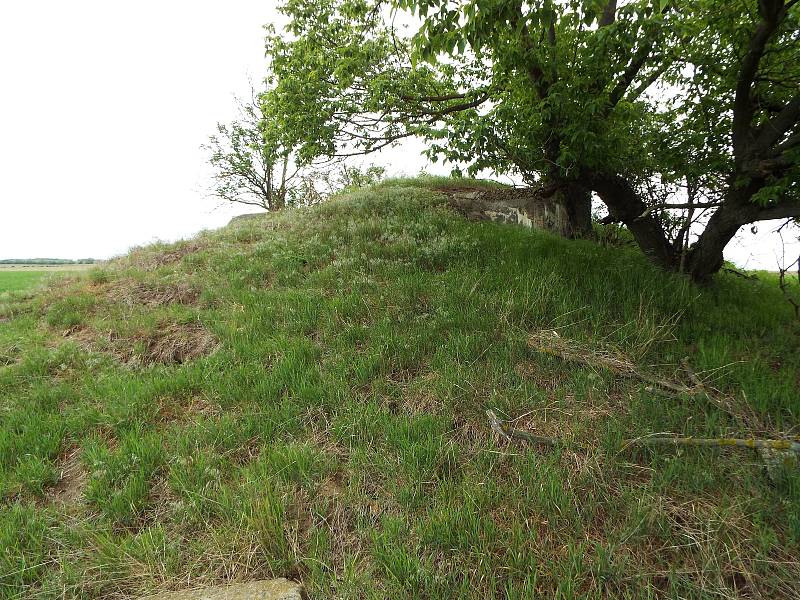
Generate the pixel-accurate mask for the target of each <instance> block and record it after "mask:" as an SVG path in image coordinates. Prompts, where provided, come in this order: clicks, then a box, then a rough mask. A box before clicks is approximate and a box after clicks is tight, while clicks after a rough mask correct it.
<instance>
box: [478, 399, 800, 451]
mask: <svg viewBox="0 0 800 600" xmlns="http://www.w3.org/2000/svg"><path fill="white" fill-rule="evenodd" d="M486 416H488V417H489V424H490V425H491V427H492V429H493V430H494V431H495V432H497V433H498V435H500V436H501V437H503V438H504V439H506V440H508V441H512V440H515V439H516V440H524V441H526V442H531V443H534V444H543V445H546V446H556V447H570V448H580V446H577V445H576V444H569V443H567V442H565V441H564V440H561V439H559V438H553V437H545V436H540V435H535V434H532V433H528V432H527V431H520V430H519V429H513V428H510V427H504V426H503V424H502V423H501V422H500V419H498V418H497V415H496V414H495V412H494V411H493V410H491V409H489V410H487V411H486ZM622 443H623V446H624V447H628V446H664V445H667V446H669V445H672V446H715V447H720V448H729V447H737V448H753V449H756V448H768V449H770V450H783V451H792V452H795V453H797V454H800V442H795V441H792V440H761V439H739V438H696V437H677V436H676V437H673V436H665V435H658V436H652V437H641V438H630V439H626V440H623V441H622Z"/></svg>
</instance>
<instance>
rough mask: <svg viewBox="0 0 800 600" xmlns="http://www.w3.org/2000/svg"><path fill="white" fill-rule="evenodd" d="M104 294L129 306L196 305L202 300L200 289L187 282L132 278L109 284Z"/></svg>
mask: <svg viewBox="0 0 800 600" xmlns="http://www.w3.org/2000/svg"><path fill="white" fill-rule="evenodd" d="M103 293H104V295H105V296H106V297H107V298H108V299H109V300H112V301H115V302H121V303H123V304H127V305H128V306H136V305H141V306H149V307H155V306H165V305H167V304H184V305H194V304H197V302H198V300H199V298H200V289H199V288H198V287H197V286H194V285H192V284H190V283H187V282H185V281H182V282H177V283H173V282H147V281H136V280H135V279H130V278H125V279H120V280H117V281H115V282H113V283H111V284H108V285H107V286H106V287H105V289H104V290H103Z"/></svg>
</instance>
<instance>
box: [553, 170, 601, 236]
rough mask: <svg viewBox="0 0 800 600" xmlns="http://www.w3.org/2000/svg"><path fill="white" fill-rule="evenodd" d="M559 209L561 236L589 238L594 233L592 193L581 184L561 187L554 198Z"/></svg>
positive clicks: (559, 231) (572, 183)
mask: <svg viewBox="0 0 800 600" xmlns="http://www.w3.org/2000/svg"><path fill="white" fill-rule="evenodd" d="M552 201H553V202H554V203H555V205H556V206H557V207H558V213H559V224H558V231H557V233H559V234H560V235H563V236H564V237H567V238H581V237H588V236H589V234H590V233H591V232H592V192H591V191H590V190H589V189H588V188H586V187H584V186H583V185H581V184H579V183H574V182H570V183H566V184H563V185H560V186H559V187H558V188H557V190H556V192H555V193H554V194H553V196H552Z"/></svg>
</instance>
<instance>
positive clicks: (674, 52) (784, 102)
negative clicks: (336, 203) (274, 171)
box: [262, 0, 800, 280]
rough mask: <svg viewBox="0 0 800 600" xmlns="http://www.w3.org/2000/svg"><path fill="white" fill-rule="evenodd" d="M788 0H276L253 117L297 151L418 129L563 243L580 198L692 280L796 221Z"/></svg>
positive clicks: (336, 147)
mask: <svg viewBox="0 0 800 600" xmlns="http://www.w3.org/2000/svg"><path fill="white" fill-rule="evenodd" d="M796 4H797V0H788V1H785V0H762V1H760V2H755V1H744V0H743V1H742V2H736V3H731V2H726V1H724V0H694V1H690V2H680V3H676V2H673V1H671V0H632V1H629V2H617V1H616V0H568V1H555V0H534V1H530V2H521V1H506V0H462V1H456V0H393V1H391V2H381V1H377V0H376V1H372V0H288V1H287V2H285V4H284V5H283V8H282V10H283V12H284V13H285V14H286V15H287V16H288V18H289V25H288V27H287V32H286V34H285V35H276V34H275V33H274V32H270V33H269V34H268V36H267V55H268V58H269V62H270V71H271V76H270V77H271V85H272V89H271V91H270V93H268V94H266V95H265V96H264V97H263V99H262V100H263V106H264V112H265V114H266V115H267V119H266V122H268V123H270V126H271V127H273V128H274V130H275V132H276V135H278V136H280V137H281V139H283V140H284V143H285V144H286V145H288V146H291V147H296V148H298V157H299V159H300V160H301V161H312V160H314V159H316V158H319V157H322V156H325V157H330V156H343V155H350V154H357V153H368V152H372V151H375V150H378V149H380V148H382V147H384V146H386V145H389V144H392V143H394V142H396V141H397V140H400V139H402V138H404V137H409V136H419V137H422V138H425V139H427V140H428V141H429V150H428V153H429V156H430V157H431V158H432V159H433V160H439V159H441V160H446V161H451V162H453V163H455V164H465V165H466V170H467V171H468V172H469V173H471V174H474V173H477V172H478V171H480V170H482V169H490V170H493V171H495V172H498V173H514V174H517V175H519V176H521V177H522V178H523V179H524V180H525V181H526V182H528V183H529V184H531V185H535V186H537V188H538V189H539V191H540V193H541V194H542V195H543V196H548V197H552V198H554V199H555V200H556V201H557V203H558V204H559V205H560V206H562V207H563V210H564V211H565V214H566V215H567V216H568V219H567V222H568V223H569V225H570V226H569V227H568V229H567V230H566V231H564V232H563V233H565V234H567V235H583V234H585V233H586V232H587V231H588V229H589V227H590V218H589V211H590V206H591V195H592V194H593V193H594V194H596V195H597V196H598V197H599V198H600V199H601V200H602V201H603V202H604V203H605V205H606V206H607V208H608V211H609V217H608V220H609V221H617V222H621V223H624V224H625V225H626V226H627V227H628V228H629V229H630V230H631V232H632V233H633V235H634V237H635V238H636V240H637V242H638V243H639V245H640V247H641V248H642V250H643V251H644V252H645V253H647V254H648V255H649V256H650V257H651V258H652V259H653V260H654V261H655V262H656V263H658V264H659V265H661V266H662V267H665V268H667V269H671V270H686V271H687V272H689V273H690V274H691V275H692V276H693V277H694V278H695V279H698V280H705V279H708V278H709V277H710V276H711V275H712V274H713V273H714V272H716V271H717V270H718V269H719V268H720V267H721V265H722V251H723V249H724V247H725V245H726V244H727V243H728V242H729V241H730V239H731V238H732V237H733V235H735V233H736V231H737V230H738V229H739V228H740V227H741V226H742V225H744V224H746V223H751V222H754V221H758V220H762V219H770V218H780V217H786V218H792V217H797V216H798V215H800V190H798V174H800V167H799V166H798V164H799V163H800V126H799V125H798V124H799V123H800V92H799V91H798V90H800V60H798V59H800V40H799V39H798V29H799V28H798V19H799V18H800V14H799V13H800V10H798V7H797V6H796ZM671 207H674V208H671ZM693 223H695V226H694V228H693V229H690V226H691V225H692V224H693ZM697 223H699V224H700V225H698V224H697ZM698 227H699V228H700V233H699V234H697V233H695V235H694V237H695V239H693V240H691V241H692V243H691V244H690V243H689V242H690V238H691V232H692V231H694V232H697V231H698Z"/></svg>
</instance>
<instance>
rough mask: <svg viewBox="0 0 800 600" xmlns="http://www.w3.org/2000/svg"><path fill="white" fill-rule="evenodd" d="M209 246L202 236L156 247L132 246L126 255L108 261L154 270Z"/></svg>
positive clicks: (121, 265) (124, 265) (114, 265)
mask: <svg viewBox="0 0 800 600" xmlns="http://www.w3.org/2000/svg"><path fill="white" fill-rule="evenodd" d="M208 247H209V241H208V240H207V239H205V238H202V237H196V238H193V239H191V240H185V241H181V242H177V243H176V244H172V245H170V246H166V247H163V248H159V249H156V248H154V247H152V246H150V247H143V248H134V249H133V250H131V251H130V253H129V254H128V255H127V256H124V257H122V258H118V259H115V260H113V261H111V262H110V263H109V266H111V267H133V268H135V269H140V270H142V271H155V270H156V269H159V268H161V267H164V266H167V265H173V264H175V263H178V262H180V261H181V260H183V258H184V257H185V256H188V255H190V254H194V253H195V252H200V251H201V250H205V249H206V248H208Z"/></svg>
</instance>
